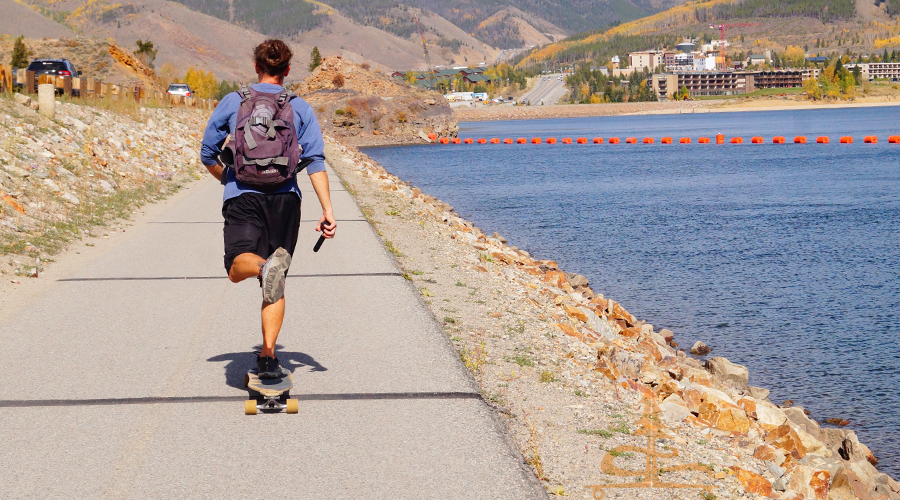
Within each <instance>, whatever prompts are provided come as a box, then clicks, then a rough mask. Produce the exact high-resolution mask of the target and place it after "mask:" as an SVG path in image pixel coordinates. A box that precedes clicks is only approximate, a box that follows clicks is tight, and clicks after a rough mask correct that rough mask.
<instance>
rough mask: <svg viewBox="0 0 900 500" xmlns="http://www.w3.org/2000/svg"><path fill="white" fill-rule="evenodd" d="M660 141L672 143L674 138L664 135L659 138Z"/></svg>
mask: <svg viewBox="0 0 900 500" xmlns="http://www.w3.org/2000/svg"><path fill="white" fill-rule="evenodd" d="M659 142H660V143H662V144H672V138H671V137H663V138H662V139H660V140H659Z"/></svg>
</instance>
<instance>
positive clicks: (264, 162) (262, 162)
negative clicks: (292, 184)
mask: <svg viewBox="0 0 900 500" xmlns="http://www.w3.org/2000/svg"><path fill="white" fill-rule="evenodd" d="M289 160H290V159H289V158H288V157H287V156H279V157H278V158H263V159H259V160H251V159H250V158H247V157H244V165H256V166H259V167H268V166H269V165H281V166H282V167H286V166H287V164H288V161H289Z"/></svg>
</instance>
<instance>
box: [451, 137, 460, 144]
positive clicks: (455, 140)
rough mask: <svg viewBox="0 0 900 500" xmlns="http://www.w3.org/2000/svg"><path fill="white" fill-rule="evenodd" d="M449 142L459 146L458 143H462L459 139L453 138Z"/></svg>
mask: <svg viewBox="0 0 900 500" xmlns="http://www.w3.org/2000/svg"><path fill="white" fill-rule="evenodd" d="M450 142H452V143H453V144H460V143H462V141H461V140H460V139H459V137H454V138H453V140H452V141H450Z"/></svg>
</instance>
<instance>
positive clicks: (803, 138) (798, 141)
mask: <svg viewBox="0 0 900 500" xmlns="http://www.w3.org/2000/svg"><path fill="white" fill-rule="evenodd" d="M794 144H806V136H803V135H798V136H797V137H794Z"/></svg>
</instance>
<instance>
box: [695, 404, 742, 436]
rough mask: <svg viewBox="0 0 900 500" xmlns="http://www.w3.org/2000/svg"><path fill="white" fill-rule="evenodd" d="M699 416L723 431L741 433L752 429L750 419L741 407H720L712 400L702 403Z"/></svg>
mask: <svg viewBox="0 0 900 500" xmlns="http://www.w3.org/2000/svg"><path fill="white" fill-rule="evenodd" d="M698 416H699V417H700V418H702V419H703V420H706V421H707V422H709V423H710V425H712V426H713V427H715V428H716V429H719V430H722V431H727V432H736V433H739V434H746V433H747V432H749V431H750V419H748V418H747V414H746V413H744V411H743V410H741V409H740V408H732V407H724V408H720V407H718V406H716V405H714V404H712V403H710V402H703V403H701V404H700V411H699V415H698Z"/></svg>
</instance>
